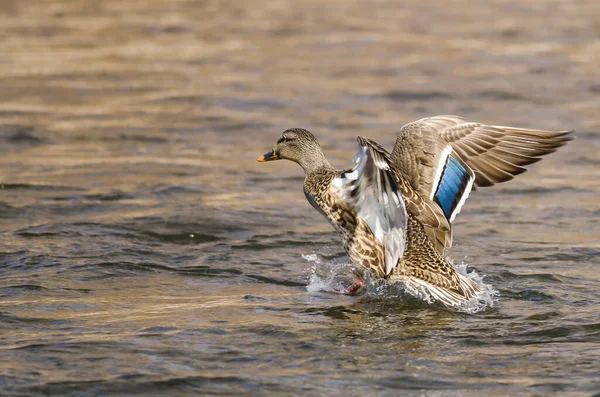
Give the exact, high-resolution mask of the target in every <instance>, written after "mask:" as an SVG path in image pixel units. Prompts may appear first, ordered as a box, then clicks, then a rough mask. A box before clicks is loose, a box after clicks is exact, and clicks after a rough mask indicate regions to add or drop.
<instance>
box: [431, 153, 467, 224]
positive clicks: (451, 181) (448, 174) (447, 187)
mask: <svg viewBox="0 0 600 397" xmlns="http://www.w3.org/2000/svg"><path fill="white" fill-rule="evenodd" d="M468 182H469V173H468V172H467V170H466V169H465V167H463V166H462V165H461V164H460V163H459V162H458V160H457V159H456V158H454V157H453V156H448V160H447V161H446V165H445V166H444V171H443V172H442V176H441V177H440V182H439V185H438V187H437V190H436V192H435V196H434V201H435V202H436V203H438V204H439V205H440V207H441V208H442V210H443V211H444V215H446V218H448V219H450V216H451V215H452V211H454V210H455V209H456V206H457V205H458V203H459V202H460V199H461V197H462V195H463V194H464V192H465V188H466V187H467V184H468Z"/></svg>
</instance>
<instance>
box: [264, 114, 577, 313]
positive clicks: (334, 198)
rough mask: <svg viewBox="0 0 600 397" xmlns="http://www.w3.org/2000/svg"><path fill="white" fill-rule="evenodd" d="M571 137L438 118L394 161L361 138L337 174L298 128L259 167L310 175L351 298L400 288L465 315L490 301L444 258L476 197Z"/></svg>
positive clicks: (412, 135) (423, 124)
mask: <svg viewBox="0 0 600 397" xmlns="http://www.w3.org/2000/svg"><path fill="white" fill-rule="evenodd" d="M571 133H572V131H548V130H535V129H525V128H514V127H504V126H495V125H486V124H483V123H478V122H471V121H467V120H466V119H464V118H462V117H460V116H453V115H440V116H433V117H427V118H423V119H420V120H417V121H413V122H410V123H408V124H405V125H404V126H402V127H401V128H400V130H399V132H398V133H397V134H396V141H395V144H394V147H393V149H392V151H391V152H388V151H387V150H386V149H385V148H384V147H382V146H381V145H379V144H378V143H376V142H374V141H373V140H370V139H368V138H365V137H362V136H358V137H357V138H356V139H357V143H358V148H357V153H356V156H355V157H354V166H353V167H351V168H348V169H343V170H338V169H336V168H335V167H333V166H332V165H331V163H330V162H329V161H328V160H327V158H326V156H325V154H324V152H323V149H322V148H321V145H320V144H319V143H318V141H317V139H316V138H315V136H314V135H313V133H312V132H310V131H308V130H306V129H303V128H291V129H287V130H286V131H284V132H283V133H282V134H281V136H280V137H279V138H278V139H277V142H276V144H275V146H274V147H273V149H272V150H271V151H269V152H267V153H265V154H264V155H263V156H260V157H259V158H258V161H259V162H269V161H275V160H282V159H285V160H290V161H293V162H295V163H297V164H298V165H300V167H301V168H302V169H303V170H304V173H305V179H304V184H303V190H304V195H305V196H306V199H307V200H308V202H309V203H310V204H311V205H312V207H314V208H315V209H316V210H317V211H318V212H319V213H321V214H322V215H323V216H324V217H325V218H326V219H327V220H328V221H329V223H330V224H331V225H332V226H333V229H334V230H335V231H336V232H337V233H338V234H339V236H340V238H341V240H342V245H343V247H344V250H345V252H346V253H347V255H348V258H349V259H350V262H351V263H352V264H353V265H354V266H355V268H356V270H355V281H354V283H353V284H352V285H351V286H350V287H349V288H347V290H346V291H345V292H347V293H349V294H359V293H360V292H361V291H362V292H364V290H365V288H364V287H365V280H366V278H368V277H373V278H376V279H384V280H386V281H390V282H392V281H397V280H402V281H404V282H405V283H408V284H411V285H413V286H415V287H417V288H420V289H422V290H424V291H425V292H426V294H425V296H428V297H431V298H432V300H434V301H437V302H441V303H442V304H443V305H446V306H450V307H457V306H460V305H463V304H465V303H467V302H469V301H472V300H477V299H479V298H480V297H481V295H482V289H481V287H480V286H479V284H477V283H476V282H475V281H474V280H473V279H472V278H469V277H467V276H465V275H463V274H461V273H459V272H458V271H457V269H456V268H455V267H454V265H453V264H452V263H451V262H450V260H449V259H447V257H446V256H445V251H446V250H447V249H448V248H450V247H452V242H453V227H452V225H453V222H454V221H455V219H456V217H457V215H458V214H459V213H460V211H461V209H462V207H463V206H464V204H465V202H466V201H467V199H468V197H469V194H470V193H471V192H472V191H475V190H476V189H478V188H483V187H489V186H493V185H495V184H497V183H502V182H506V181H509V180H511V179H513V178H514V177H515V176H517V175H519V174H521V173H523V172H525V171H526V169H527V168H526V166H528V165H530V164H533V163H535V162H537V161H539V160H540V159H541V157H542V156H544V155H547V154H549V153H552V152H554V151H556V150H557V149H558V148H559V147H561V146H564V145H565V144H566V143H567V142H569V141H570V140H572V139H573V138H572V137H571V136H570V134H571ZM428 300H429V298H428Z"/></svg>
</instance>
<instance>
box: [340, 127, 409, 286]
mask: <svg viewBox="0 0 600 397" xmlns="http://www.w3.org/2000/svg"><path fill="white" fill-rule="evenodd" d="M357 140H358V150H357V154H356V157H355V162H356V166H355V167H354V168H353V169H352V170H351V171H349V172H346V173H343V174H342V175H341V182H342V189H341V191H342V195H343V197H344V198H345V199H346V200H347V201H348V202H350V203H351V204H352V205H353V206H354V207H355V209H356V212H357V217H358V218H360V219H363V220H364V221H365V222H366V223H367V225H368V226H369V228H370V229H371V232H372V233H373V235H374V236H375V237H376V238H377V240H379V242H380V243H381V244H382V245H383V248H384V256H385V272H386V275H389V274H390V273H391V272H392V270H393V269H394V267H396V265H397V264H398V260H399V259H400V258H401V257H402V255H403V254H404V247H405V239H406V222H407V216H408V215H407V212H406V207H405V204H404V199H403V198H402V195H401V191H400V189H399V187H398V184H397V182H396V177H395V174H394V171H393V169H392V167H391V166H390V160H389V158H388V154H387V152H386V151H385V149H383V148H382V147H381V146H379V145H378V144H376V143H375V142H373V141H371V140H368V139H366V138H363V137H358V138H357Z"/></svg>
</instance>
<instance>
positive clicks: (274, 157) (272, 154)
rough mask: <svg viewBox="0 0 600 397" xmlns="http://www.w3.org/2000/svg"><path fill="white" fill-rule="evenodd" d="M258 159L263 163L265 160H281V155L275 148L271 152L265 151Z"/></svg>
mask: <svg viewBox="0 0 600 397" xmlns="http://www.w3.org/2000/svg"><path fill="white" fill-rule="evenodd" d="M257 160H258V161H259V162H261V163H262V162H265V161H273V160H279V156H278V155H277V152H276V151H275V149H273V150H271V151H270V152H269V153H265V154H263V155H262V156H260V157H259V158H258V159H257Z"/></svg>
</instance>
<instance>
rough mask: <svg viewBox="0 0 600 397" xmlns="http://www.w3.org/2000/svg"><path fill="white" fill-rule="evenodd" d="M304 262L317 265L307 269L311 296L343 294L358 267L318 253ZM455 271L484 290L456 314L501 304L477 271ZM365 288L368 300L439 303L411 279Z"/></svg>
mask: <svg viewBox="0 0 600 397" xmlns="http://www.w3.org/2000/svg"><path fill="white" fill-rule="evenodd" d="M302 258H304V259H305V260H306V261H308V262H311V263H312V264H313V265H312V266H311V267H310V268H309V269H307V270H308V271H309V276H308V286H307V287H306V290H307V291H308V292H319V291H324V292H338V293H339V292H340V291H342V290H344V289H345V288H347V287H348V286H349V285H350V284H351V283H352V280H353V277H354V276H353V272H352V270H353V269H354V266H353V265H352V264H350V263H347V258H346V261H343V262H340V261H339V260H333V261H324V260H322V258H321V257H319V256H318V255H317V254H315V253H313V254H308V255H302ZM448 260H450V258H448ZM450 261H451V260H450ZM451 262H452V261H451ZM455 267H456V270H457V271H458V272H459V273H460V274H462V275H463V276H465V277H467V278H469V279H471V280H473V281H474V282H475V283H476V284H477V285H479V287H480V288H481V294H480V295H479V296H478V297H477V298H474V299H471V300H470V301H468V302H466V303H464V304H463V305H461V306H459V307H456V310H457V311H460V312H464V313H471V314H472V313H477V312H479V311H482V310H484V309H486V308H490V307H493V306H494V304H495V302H496V301H497V300H498V299H497V296H498V291H496V290H495V289H494V288H493V287H492V285H490V284H486V283H484V282H483V276H480V275H479V274H478V273H477V272H476V271H474V270H472V271H471V272H467V264H466V263H464V262H461V263H459V264H457V265H455ZM365 285H366V287H367V291H366V293H365V295H366V296H373V297H382V298H396V299H406V297H407V295H408V296H411V297H414V298H417V299H418V300H420V301H423V302H426V303H430V304H435V303H436V302H438V301H437V300H436V299H435V298H434V297H433V296H432V295H431V294H430V293H429V292H428V291H427V290H426V289H425V288H424V287H423V286H421V285H419V284H417V283H414V282H411V281H410V280H409V279H397V280H394V281H389V282H386V281H384V280H369V279H367V280H365Z"/></svg>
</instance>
